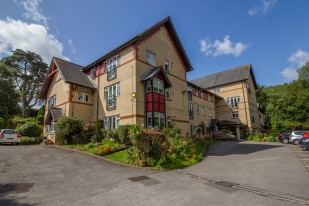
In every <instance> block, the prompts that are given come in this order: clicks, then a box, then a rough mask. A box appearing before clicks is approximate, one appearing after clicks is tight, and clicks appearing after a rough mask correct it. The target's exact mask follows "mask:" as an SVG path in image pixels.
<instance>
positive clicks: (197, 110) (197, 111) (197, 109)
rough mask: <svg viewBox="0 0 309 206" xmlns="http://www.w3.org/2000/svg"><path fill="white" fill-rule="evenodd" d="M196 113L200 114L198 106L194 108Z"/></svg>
mask: <svg viewBox="0 0 309 206" xmlns="http://www.w3.org/2000/svg"><path fill="white" fill-rule="evenodd" d="M196 113H197V114H200V106H198V105H197V106H196Z"/></svg>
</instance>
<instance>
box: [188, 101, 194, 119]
mask: <svg viewBox="0 0 309 206" xmlns="http://www.w3.org/2000/svg"><path fill="white" fill-rule="evenodd" d="M189 118H190V119H193V104H189Z"/></svg>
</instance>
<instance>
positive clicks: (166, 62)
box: [164, 60, 171, 73]
mask: <svg viewBox="0 0 309 206" xmlns="http://www.w3.org/2000/svg"><path fill="white" fill-rule="evenodd" d="M164 65H165V72H166V73H169V72H170V70H171V63H170V62H169V61H167V60H165V64H164Z"/></svg>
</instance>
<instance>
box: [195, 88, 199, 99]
mask: <svg viewBox="0 0 309 206" xmlns="http://www.w3.org/2000/svg"><path fill="white" fill-rule="evenodd" d="M195 96H197V97H198V89H196V88H195Z"/></svg>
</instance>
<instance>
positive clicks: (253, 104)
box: [246, 76, 261, 132]
mask: <svg viewBox="0 0 309 206" xmlns="http://www.w3.org/2000/svg"><path fill="white" fill-rule="evenodd" d="M247 82H248V84H249V87H250V91H251V92H250V93H251V94H249V93H248V92H247V98H248V105H249V106H248V107H249V108H250V109H249V112H250V121H251V128H252V131H253V132H254V131H259V130H260V129H261V128H260V120H259V111H258V107H257V100H256V90H255V88H254V84H253V80H252V78H251V76H250V78H249V79H248V81H247ZM246 89H247V88H246ZM252 116H254V122H253V121H252Z"/></svg>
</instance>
